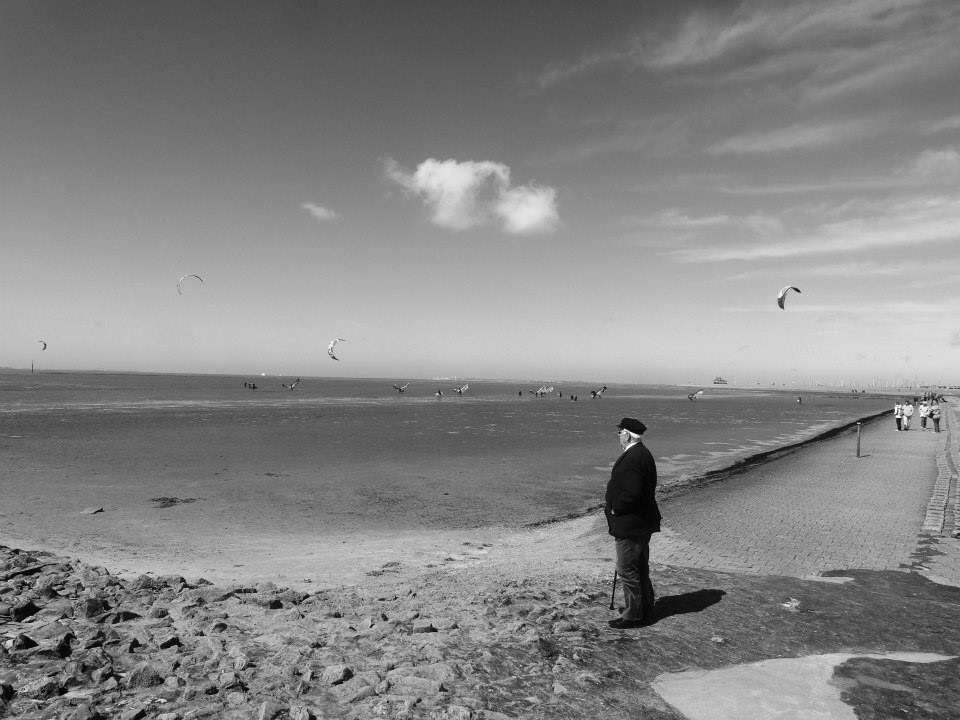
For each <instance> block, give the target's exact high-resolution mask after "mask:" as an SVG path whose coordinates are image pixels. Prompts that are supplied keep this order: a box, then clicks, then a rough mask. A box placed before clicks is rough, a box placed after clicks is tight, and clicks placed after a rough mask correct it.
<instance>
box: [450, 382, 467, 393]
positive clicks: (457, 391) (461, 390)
mask: <svg viewBox="0 0 960 720" xmlns="http://www.w3.org/2000/svg"><path fill="white" fill-rule="evenodd" d="M469 387H470V384H469V383H467V384H466V385H461V386H460V387H455V388H454V389H453V391H454V392H455V393H456V394H457V395H463V393H464V392H465V391H466V390H467V388H469Z"/></svg>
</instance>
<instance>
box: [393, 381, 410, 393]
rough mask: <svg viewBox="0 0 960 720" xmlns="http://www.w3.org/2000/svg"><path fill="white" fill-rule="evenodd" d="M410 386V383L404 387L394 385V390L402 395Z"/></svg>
mask: <svg viewBox="0 0 960 720" xmlns="http://www.w3.org/2000/svg"><path fill="white" fill-rule="evenodd" d="M409 386H410V383H404V384H403V385H397V384H394V386H393V389H394V390H396V391H397V392H401V393H402V392H403V391H404V390H406V389H407V388H408V387H409Z"/></svg>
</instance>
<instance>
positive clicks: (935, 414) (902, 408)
mask: <svg viewBox="0 0 960 720" xmlns="http://www.w3.org/2000/svg"><path fill="white" fill-rule="evenodd" d="M914 399H916V398H914ZM914 414H918V415H919V416H920V429H921V430H926V429H927V421H928V420H929V421H930V422H931V424H932V425H933V431H934V432H940V399H939V398H937V397H935V396H924V398H923V399H922V400H920V405H919V407H917V408H914V406H913V401H912V400H911V399H910V398H907V399H906V400H898V401H897V402H896V403H895V404H894V406H893V419H894V421H895V422H896V423H897V432H900V431H901V430H909V429H910V422H911V420H912V419H913V416H914Z"/></svg>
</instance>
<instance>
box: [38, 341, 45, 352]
mask: <svg viewBox="0 0 960 720" xmlns="http://www.w3.org/2000/svg"><path fill="white" fill-rule="evenodd" d="M37 342H38V343H40V344H41V345H43V347H42V348H40V352H43V351H44V350H46V349H47V341H46V340H37Z"/></svg>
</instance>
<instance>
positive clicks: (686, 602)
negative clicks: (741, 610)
mask: <svg viewBox="0 0 960 720" xmlns="http://www.w3.org/2000/svg"><path fill="white" fill-rule="evenodd" d="M724 595H726V593H725V592H724V591H723V590H716V589H707V590H694V591H693V592H688V593H683V594H682V595H667V596H665V597H662V598H659V599H658V600H657V601H656V602H655V603H654V606H653V622H659V621H661V620H663V619H664V618H668V617H670V616H671V615H683V614H684V613H692V612H700V611H701V610H706V609H707V608H708V607H710V606H711V605H715V604H716V603H718V602H720V598H722V597H723V596H724ZM651 624H652V623H651Z"/></svg>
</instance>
